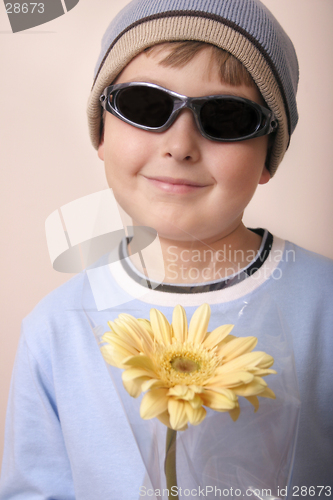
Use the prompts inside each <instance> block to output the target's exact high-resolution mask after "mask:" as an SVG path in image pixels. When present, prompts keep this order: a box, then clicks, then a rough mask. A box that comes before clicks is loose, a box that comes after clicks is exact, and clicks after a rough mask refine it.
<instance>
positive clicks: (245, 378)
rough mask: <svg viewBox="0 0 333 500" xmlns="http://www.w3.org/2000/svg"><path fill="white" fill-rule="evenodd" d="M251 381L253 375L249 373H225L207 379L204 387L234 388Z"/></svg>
mask: <svg viewBox="0 0 333 500" xmlns="http://www.w3.org/2000/svg"><path fill="white" fill-rule="evenodd" d="M253 379H254V375H253V374H252V373H249V372H245V371H239V372H227V373H221V374H219V375H217V376H215V377H213V378H211V379H209V380H208V382H207V383H206V384H205V387H210V388H215V387H236V386H237V385H241V384H249V383H250V382H252V380H253Z"/></svg>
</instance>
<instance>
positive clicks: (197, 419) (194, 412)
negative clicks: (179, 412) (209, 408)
mask: <svg viewBox="0 0 333 500" xmlns="http://www.w3.org/2000/svg"><path fill="white" fill-rule="evenodd" d="M185 411H186V416H187V418H188V421H189V422H190V424H192V425H199V424H200V423H201V422H202V421H203V420H204V418H205V416H206V413H207V412H206V410H205V408H203V407H202V406H200V407H198V408H193V406H192V405H191V404H190V403H188V402H186V403H185Z"/></svg>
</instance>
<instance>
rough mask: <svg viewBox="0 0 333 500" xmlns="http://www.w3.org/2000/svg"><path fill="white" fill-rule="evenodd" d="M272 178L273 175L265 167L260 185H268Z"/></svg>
mask: <svg viewBox="0 0 333 500" xmlns="http://www.w3.org/2000/svg"><path fill="white" fill-rule="evenodd" d="M270 178H271V174H270V173H269V170H268V169H267V167H266V165H265V166H264V168H263V170H262V172H261V177H260V180H259V184H267V182H268V181H269V180H270Z"/></svg>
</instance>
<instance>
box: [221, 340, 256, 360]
mask: <svg viewBox="0 0 333 500" xmlns="http://www.w3.org/2000/svg"><path fill="white" fill-rule="evenodd" d="M257 343H258V339H257V338H256V337H239V338H236V339H234V340H232V341H231V342H228V343H227V344H225V345H222V346H221V347H220V348H219V349H218V351H217V354H218V356H222V357H223V362H224V363H227V362H228V361H231V360H232V359H234V358H237V357H238V356H241V355H242V354H246V353H247V352H251V351H252V349H254V348H255V346H256V345H257Z"/></svg>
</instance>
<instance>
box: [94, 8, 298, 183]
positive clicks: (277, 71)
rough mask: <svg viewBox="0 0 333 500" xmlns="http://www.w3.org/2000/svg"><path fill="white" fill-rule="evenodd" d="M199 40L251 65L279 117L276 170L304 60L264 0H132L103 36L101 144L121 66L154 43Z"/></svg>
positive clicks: (97, 128)
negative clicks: (106, 105) (108, 90)
mask: <svg viewBox="0 0 333 500" xmlns="http://www.w3.org/2000/svg"><path fill="white" fill-rule="evenodd" d="M180 40H197V41H201V42H206V43H209V44H212V45H216V46H217V47H220V48H222V49H224V50H226V51H227V52H229V53H231V54H232V55H233V56H234V57H236V59H238V60H239V61H240V62H241V63H243V65H244V66H245V67H246V69H247V70H248V72H249V73H250V75H251V76H252V78H253V80H254V82H255V83H256V85H257V87H258V88H259V91H260V92H261V95H262V96H263V99H264V100H265V102H266V104H267V106H268V107H269V108H270V109H271V110H272V111H273V112H274V114H275V116H276V117H277V119H278V122H279V127H278V130H277V133H276V136H275V140H274V145H273V148H272V152H271V155H270V162H269V165H268V168H269V170H270V173H271V175H274V173H275V171H276V169H277V167H278V165H279V163H280V162H281V160H282V158H283V156H284V153H285V151H286V150H287V148H288V145H289V141H290V136H291V134H292V132H293V131H294V129H295V127H296V124H297V121H298V114H297V106H296V91H297V85H298V62H297V57H296V53H295V49H294V46H293V44H292V42H291V40H290V39H289V37H288V36H287V34H286V33H285V32H284V30H283V29H282V27H281V26H280V24H279V23H278V21H277V20H276V19H275V17H274V16H273V15H272V13H271V12H270V11H269V10H268V9H267V7H265V5H263V4H262V3H261V2H260V0H132V1H131V2H130V3H128V4H127V5H126V6H125V8H124V9H122V10H121V11H120V12H119V13H118V15H117V16H116V17H115V18H114V20H113V21H112V22H111V24H110V25H109V27H108V29H107V30H106V33H105V35H104V37H103V39H102V50H101V53H100V56H99V59H98V62H97V66H96V71H95V79H94V83H93V87H92V89H91V93H90V97H89V101H88V121H89V129H90V136H91V140H92V143H93V145H94V147H95V148H96V149H97V148H98V145H99V141H100V133H101V118H102V109H101V106H100V102H99V97H100V95H101V93H102V92H103V90H104V88H105V87H107V86H108V85H110V84H111V83H112V81H114V80H115V78H116V77H117V75H118V74H119V73H120V72H121V70H122V69H123V68H124V67H125V66H126V65H127V64H128V63H129V62H130V61H131V60H132V59H133V58H134V57H135V56H136V55H138V54H139V53H140V52H142V51H143V50H144V49H146V48H147V47H151V46H153V45H156V44H159V43H163V42H169V41H180Z"/></svg>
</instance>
